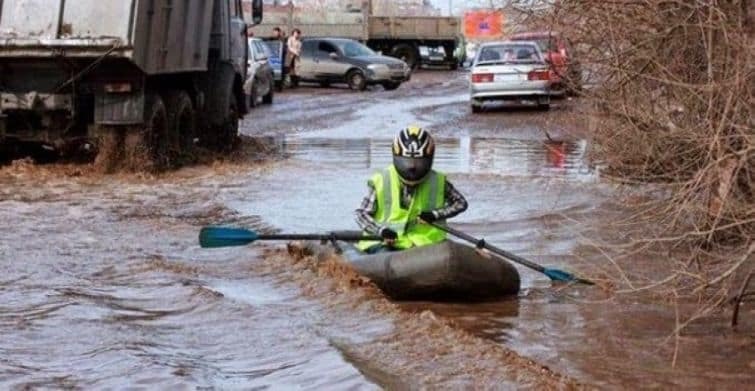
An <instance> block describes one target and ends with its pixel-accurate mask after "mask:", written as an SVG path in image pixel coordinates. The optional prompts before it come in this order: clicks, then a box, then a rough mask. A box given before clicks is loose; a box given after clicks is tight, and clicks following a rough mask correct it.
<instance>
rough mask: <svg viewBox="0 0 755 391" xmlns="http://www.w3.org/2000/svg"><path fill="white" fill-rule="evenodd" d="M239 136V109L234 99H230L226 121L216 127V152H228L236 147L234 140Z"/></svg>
mask: <svg viewBox="0 0 755 391" xmlns="http://www.w3.org/2000/svg"><path fill="white" fill-rule="evenodd" d="M238 134H239V109H238V103H237V102H236V99H234V98H233V97H231V101H230V105H229V107H228V115H227V116H226V120H225V122H224V123H223V125H221V126H220V127H218V129H217V132H216V142H215V147H216V149H217V150H218V151H230V150H232V149H233V148H234V147H235V146H236V138H237V136H238Z"/></svg>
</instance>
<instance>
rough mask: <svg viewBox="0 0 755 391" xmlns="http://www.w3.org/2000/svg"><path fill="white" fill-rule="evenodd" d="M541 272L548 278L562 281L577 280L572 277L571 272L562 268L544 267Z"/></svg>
mask: <svg viewBox="0 0 755 391" xmlns="http://www.w3.org/2000/svg"><path fill="white" fill-rule="evenodd" d="M543 273H545V275H546V276H548V277H550V279H551V280H553V281H563V282H571V281H577V278H576V277H574V276H573V275H572V274H571V273H567V272H565V271H563V270H558V269H545V270H544V271H543Z"/></svg>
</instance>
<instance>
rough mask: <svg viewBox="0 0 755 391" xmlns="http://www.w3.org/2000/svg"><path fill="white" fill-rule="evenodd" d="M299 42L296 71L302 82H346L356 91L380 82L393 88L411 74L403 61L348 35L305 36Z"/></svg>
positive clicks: (323, 84)
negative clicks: (332, 36) (377, 50)
mask: <svg viewBox="0 0 755 391" xmlns="http://www.w3.org/2000/svg"><path fill="white" fill-rule="evenodd" d="M302 42H303V43H302V55H301V61H300V63H299V66H298V68H297V72H298V73H299V79H301V80H302V81H305V82H312V83H320V85H322V86H328V85H330V84H331V83H346V84H348V85H349V88H351V89H353V90H357V91H363V90H364V89H366V88H367V86H368V85H375V84H380V85H382V86H383V88H385V89H386V90H395V89H396V88H398V87H399V86H400V85H401V83H403V82H405V81H408V80H409V78H410V77H411V68H409V66H408V65H407V64H406V63H405V62H403V61H401V60H399V59H396V58H393V57H388V56H383V55H381V54H378V53H375V52H373V51H372V49H370V48H368V47H367V46H364V45H362V44H361V43H359V42H357V41H354V40H351V39H339V38H305V39H304V40H303V41H302Z"/></svg>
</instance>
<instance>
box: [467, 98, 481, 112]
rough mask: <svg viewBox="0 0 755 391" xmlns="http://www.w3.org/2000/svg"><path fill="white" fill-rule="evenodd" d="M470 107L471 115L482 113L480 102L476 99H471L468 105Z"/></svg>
mask: <svg viewBox="0 0 755 391" xmlns="http://www.w3.org/2000/svg"><path fill="white" fill-rule="evenodd" d="M470 106H471V107H472V112H473V113H475V114H476V113H481V112H482V102H481V101H479V100H477V99H472V103H471V104H470Z"/></svg>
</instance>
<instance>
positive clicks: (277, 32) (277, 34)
mask: <svg viewBox="0 0 755 391" xmlns="http://www.w3.org/2000/svg"><path fill="white" fill-rule="evenodd" d="M272 40H273V41H280V51H279V53H278V58H280V61H281V81H280V84H279V85H278V91H281V90H283V86H284V85H285V84H286V74H287V73H288V67H287V66H286V54H287V53H288V45H287V43H286V32H285V31H283V30H282V29H281V28H280V27H274V28H273V37H272Z"/></svg>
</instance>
